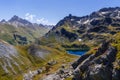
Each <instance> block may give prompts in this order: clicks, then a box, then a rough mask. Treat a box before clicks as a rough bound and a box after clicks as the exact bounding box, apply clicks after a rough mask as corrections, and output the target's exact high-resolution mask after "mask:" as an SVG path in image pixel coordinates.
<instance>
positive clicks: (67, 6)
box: [0, 0, 120, 24]
mask: <svg viewBox="0 0 120 80" xmlns="http://www.w3.org/2000/svg"><path fill="white" fill-rule="evenodd" d="M116 6H118V7H119V6H120V0H1V1H0V10H1V11H0V20H1V19H6V20H8V19H10V18H11V17H12V16H13V15H17V16H19V17H22V18H25V19H28V20H29V21H31V22H37V23H43V24H56V23H57V22H58V21H59V20H61V19H62V18H63V17H65V16H67V15H68V14H70V13H71V14H72V15H75V16H84V15H88V14H90V13H91V12H93V11H97V10H99V9H101V8H103V7H116Z"/></svg>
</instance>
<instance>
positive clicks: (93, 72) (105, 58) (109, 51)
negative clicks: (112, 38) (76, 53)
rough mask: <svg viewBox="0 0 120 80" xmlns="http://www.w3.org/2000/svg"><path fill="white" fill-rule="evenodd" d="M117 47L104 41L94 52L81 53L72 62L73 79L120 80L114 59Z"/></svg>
mask: <svg viewBox="0 0 120 80" xmlns="http://www.w3.org/2000/svg"><path fill="white" fill-rule="evenodd" d="M116 54H117V49H116V48H114V47H112V46H111V45H110V44H109V42H108V41H107V42H104V43H103V44H102V45H101V47H100V48H99V49H98V51H97V52H96V53H95V54H91V55H83V56H81V57H80V58H79V59H78V60H77V61H76V62H74V63H73V64H72V66H73V68H74V69H75V70H74V73H73V74H74V78H73V80H120V70H119V69H117V68H115V66H116V65H115V64H114V63H116V64H118V66H120V65H119V61H118V60H116Z"/></svg>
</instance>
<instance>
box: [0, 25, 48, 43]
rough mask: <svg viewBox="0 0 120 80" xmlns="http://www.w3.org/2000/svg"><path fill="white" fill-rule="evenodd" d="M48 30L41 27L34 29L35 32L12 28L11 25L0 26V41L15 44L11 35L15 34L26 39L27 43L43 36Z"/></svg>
mask: <svg viewBox="0 0 120 80" xmlns="http://www.w3.org/2000/svg"><path fill="white" fill-rule="evenodd" d="M47 31H48V29H45V28H43V27H40V28H36V30H33V29H30V28H27V27H26V28H25V27H17V28H16V27H14V26H11V25H7V24H4V25H2V24H1V25H0V39H3V40H5V41H7V42H9V43H13V44H14V43H15V41H14V39H13V33H17V34H19V35H21V36H25V37H27V39H28V41H34V40H35V38H39V37H41V36H43V35H44V34H45V33H46V32H47Z"/></svg>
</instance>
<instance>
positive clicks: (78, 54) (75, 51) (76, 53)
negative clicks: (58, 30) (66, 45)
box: [67, 50, 87, 56]
mask: <svg viewBox="0 0 120 80" xmlns="http://www.w3.org/2000/svg"><path fill="white" fill-rule="evenodd" d="M67 52H68V53H69V54H73V55H77V56H81V55H83V54H85V53H86V52H87V51H81V50H67Z"/></svg>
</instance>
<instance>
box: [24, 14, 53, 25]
mask: <svg viewBox="0 0 120 80" xmlns="http://www.w3.org/2000/svg"><path fill="white" fill-rule="evenodd" d="M25 19H26V20H29V21H31V22H34V23H38V24H44V25H55V24H53V23H51V22H49V21H48V20H47V19H45V18H38V17H36V15H34V14H30V13H26V14H25Z"/></svg>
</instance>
